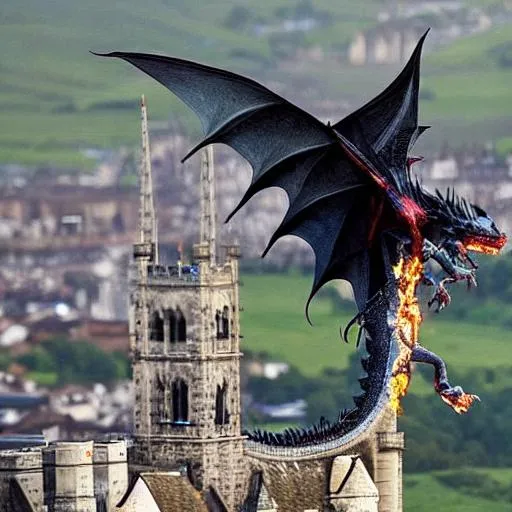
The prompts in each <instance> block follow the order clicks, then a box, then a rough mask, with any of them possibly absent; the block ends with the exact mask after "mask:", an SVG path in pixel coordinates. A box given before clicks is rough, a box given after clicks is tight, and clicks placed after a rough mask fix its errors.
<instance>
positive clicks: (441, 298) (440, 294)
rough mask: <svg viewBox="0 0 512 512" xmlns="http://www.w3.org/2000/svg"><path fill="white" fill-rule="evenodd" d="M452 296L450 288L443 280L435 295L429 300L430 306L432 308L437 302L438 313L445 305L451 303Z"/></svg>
mask: <svg viewBox="0 0 512 512" xmlns="http://www.w3.org/2000/svg"><path fill="white" fill-rule="evenodd" d="M451 301H452V298H451V297H450V294H449V293H448V290H447V289H446V288H445V286H444V282H443V281H441V282H440V283H439V284H438V285H437V288H436V291H435V293H434V295H432V298H431V299H430V300H429V301H428V307H429V308H431V307H432V306H433V305H434V304H435V303H437V307H436V309H435V311H436V313H439V312H440V311H442V310H443V309H444V308H445V307H447V306H449V305H450V302H451Z"/></svg>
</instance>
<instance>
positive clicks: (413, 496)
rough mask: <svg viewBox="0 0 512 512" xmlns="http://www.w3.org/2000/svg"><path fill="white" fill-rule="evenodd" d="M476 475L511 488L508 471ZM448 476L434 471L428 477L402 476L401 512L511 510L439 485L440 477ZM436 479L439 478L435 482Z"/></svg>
mask: <svg viewBox="0 0 512 512" xmlns="http://www.w3.org/2000/svg"><path fill="white" fill-rule="evenodd" d="M478 472H479V473H480V474H481V475H483V476H484V477H492V478H493V479H495V480H498V481H499V482H501V483H502V484H503V485H507V486H508V488H510V486H511V485H512V473H511V471H510V470H508V469H487V468H486V469H482V470H478ZM449 474H450V472H449V471H446V472H442V471H437V472H433V473H428V474H414V475H405V476H404V498H403V499H404V511H405V512H431V511H432V510H435V511H436V512H459V511H460V512H462V511H464V512H482V511H485V512H504V511H506V510H512V503H511V502H510V501H504V500H502V499H500V496H495V498H493V499H484V498H480V497H476V496H471V495H468V494H467V493H465V492H463V491H462V490H458V489H456V488H453V487H448V486H447V485H443V484H442V483H441V482H442V477H443V475H449ZM436 477H440V478H439V479H438V478H436Z"/></svg>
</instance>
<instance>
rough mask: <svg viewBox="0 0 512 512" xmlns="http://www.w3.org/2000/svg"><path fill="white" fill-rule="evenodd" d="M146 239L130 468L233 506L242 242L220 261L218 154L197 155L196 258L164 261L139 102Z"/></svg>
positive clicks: (238, 438) (237, 481)
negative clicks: (179, 477) (183, 479)
mask: <svg viewBox="0 0 512 512" xmlns="http://www.w3.org/2000/svg"><path fill="white" fill-rule="evenodd" d="M142 134H143V135H142V142H143V144H142V147H143V158H142V165H141V171H140V187H141V193H140V222H139V224H140V226H139V227H140V240H139V241H138V243H136V244H135V245H134V259H135V265H136V267H137V272H136V277H135V282H134V283H133V284H134V286H133V289H132V294H131V304H130V345H131V352H132V364H133V382H134V387H135V406H134V446H133V449H132V452H131V461H130V462H131V466H132V468H134V469H145V470H147V469H151V470H158V469H181V470H186V471H187V472H188V474H189V476H190V478H191V480H192V482H193V483H194V485H195V486H196V487H197V488H198V489H201V490H203V491H207V490H208V489H209V488H210V487H212V488H214V489H215V491H216V492H217V493H218V494H219V496H220V497H221V498H222V500H223V501H224V502H225V504H226V505H227V507H228V509H229V510H233V509H235V507H236V505H238V504H239V500H240V498H239V497H241V496H242V494H243V491H244V490H245V489H242V486H243V480H244V478H243V476H242V475H243V473H244V471H243V437H242V435H241V430H240V374H239V369H240V357H241V353H240V346H239V298H238V259H239V248H238V246H236V245H232V246H227V247H225V250H226V256H225V258H224V261H223V262H222V263H220V262H219V260H218V252H219V251H218V248H219V247H218V243H217V242H218V241H217V237H216V213H215V186H214V169H213V152H212V149H211V147H210V148H208V149H207V150H204V151H203V153H202V161H201V178H200V187H201V195H200V198H201V213H200V215H201V219H200V221H201V222H200V239H199V243H198V244H195V245H194V247H193V261H192V262H191V264H184V262H181V261H178V262H175V264H174V265H164V264H163V262H160V261H159V260H158V245H157V239H156V236H157V235H156V233H157V229H156V217H155V210H154V206H153V196H152V190H151V187H152V185H151V164H150V157H149V142H148V131H147V120H146V108H145V105H144V101H143V103H142Z"/></svg>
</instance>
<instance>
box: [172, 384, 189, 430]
mask: <svg viewBox="0 0 512 512" xmlns="http://www.w3.org/2000/svg"><path fill="white" fill-rule="evenodd" d="M172 420H173V422H175V423H188V386H187V383H186V382H185V381H184V380H183V379H176V380H175V381H174V382H173V383H172Z"/></svg>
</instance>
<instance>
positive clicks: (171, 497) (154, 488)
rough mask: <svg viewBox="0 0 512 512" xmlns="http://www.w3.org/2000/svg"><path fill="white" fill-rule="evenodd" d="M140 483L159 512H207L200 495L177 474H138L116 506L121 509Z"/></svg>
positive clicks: (187, 481)
mask: <svg viewBox="0 0 512 512" xmlns="http://www.w3.org/2000/svg"><path fill="white" fill-rule="evenodd" d="M139 481H142V482H143V483H144V484H145V486H146V488H147V489H148V490H149V492H150V493H151V497H152V498H153V500H154V503H155V504H156V505H157V507H158V509H159V510H160V511H161V512H176V511H178V510H182V511H184V512H185V511H186V512H208V508H207V506H206V503H205V502H204V500H203V498H202V496H201V493H200V492H199V491H198V490H196V489H195V488H194V487H193V486H192V484H191V483H190V480H189V479H188V478H187V477H185V476H182V475H180V474H179V473H177V472H154V473H149V472H147V473H146V472H145V473H140V474H139V475H138V476H137V477H136V478H134V480H133V481H132V484H131V485H130V487H129V488H128V490H127V491H126V493H125V495H124V496H123V498H122V499H121V501H120V502H119V504H118V505H117V507H118V508H122V507H123V505H124V504H125V503H126V502H127V501H128V500H129V498H130V496H131V494H132V491H133V490H134V488H135V486H136V485H137V483H138V482H139Z"/></svg>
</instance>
